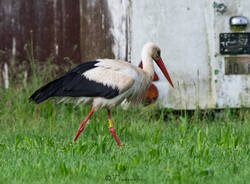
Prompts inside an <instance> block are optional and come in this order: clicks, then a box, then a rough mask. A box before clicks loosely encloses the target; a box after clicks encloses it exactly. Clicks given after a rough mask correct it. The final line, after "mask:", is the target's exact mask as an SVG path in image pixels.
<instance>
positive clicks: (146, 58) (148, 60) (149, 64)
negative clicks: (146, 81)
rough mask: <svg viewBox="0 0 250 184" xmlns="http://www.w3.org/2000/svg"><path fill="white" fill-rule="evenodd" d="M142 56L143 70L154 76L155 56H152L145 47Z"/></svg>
mask: <svg viewBox="0 0 250 184" xmlns="http://www.w3.org/2000/svg"><path fill="white" fill-rule="evenodd" d="M141 58H142V64H143V70H144V71H145V72H146V73H147V74H148V75H149V76H150V77H151V78H153V76H154V63H153V58H152V57H151V56H150V54H149V51H148V49H146V48H143V50H142V54H141Z"/></svg>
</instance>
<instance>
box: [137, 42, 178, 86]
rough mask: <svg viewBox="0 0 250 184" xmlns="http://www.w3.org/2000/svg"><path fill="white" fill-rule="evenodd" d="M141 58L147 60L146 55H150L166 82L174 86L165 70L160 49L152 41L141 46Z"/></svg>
mask: <svg viewBox="0 0 250 184" xmlns="http://www.w3.org/2000/svg"><path fill="white" fill-rule="evenodd" d="M141 57H142V60H147V59H146V58H147V57H151V58H152V59H153V60H154V61H155V62H156V64H157V65H158V66H159V68H160V69H161V71H162V73H163V75H164V76H165V77H166V79H167V80H168V82H169V83H170V84H171V86H172V87H174V85H173V83H172V80H171V78H170V76H169V74H168V72H167V69H166V67H165V65H164V62H163V61H162V59H161V49H160V48H159V47H158V46H156V45H155V44H153V43H146V44H145V45H144V46H143V48H142V56H141Z"/></svg>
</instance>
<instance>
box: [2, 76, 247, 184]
mask: <svg viewBox="0 0 250 184" xmlns="http://www.w3.org/2000/svg"><path fill="white" fill-rule="evenodd" d="M41 84H42V80H38V79H37V78H34V80H33V81H30V82H29V83H28V84H26V83H19V84H18V85H16V84H15V85H14V84H11V86H10V89H8V90H4V89H0V97H1V100H0V135H1V136H0V183H8V184H11V183H32V184H34V183H46V184H52V183H53V184H54V183H248V182H249V181H250V147H249V145H250V143H249V140H250V112H249V109H240V110H230V109H225V110H222V111H220V112H216V111H205V112H201V111H195V112H194V113H189V112H185V111H183V112H179V113H178V114H176V112H173V111H170V110H166V109H162V110H158V109H157V108H156V107H155V106H149V107H140V108H138V109H130V110H128V111H124V110H122V109H121V108H119V107H118V108H114V109H112V114H113V119H114V122H115V129H116V132H117V136H118V137H119V139H120V141H121V142H122V143H123V144H124V146H123V147H122V148H119V147H118V146H117V145H116V143H115V141H114V139H113V138H112V136H111V135H110V133H109V131H108V128H107V127H108V122H107V115H106V111H105V110H99V111H97V112H95V114H94V115H93V116H92V118H91V120H90V121H89V122H88V123H87V125H86V128H85V130H84V131H83V132H82V134H81V135H80V136H79V138H78V141H77V142H76V143H75V144H73V143H72V140H73V137H74V134H75V133H76V130H77V128H78V126H79V124H80V123H81V121H82V119H83V118H84V117H85V116H86V114H87V113H88V111H89V110H90V107H84V106H77V107H74V106H72V105H67V104H56V103H55V102H54V101H47V102H45V103H42V104H39V105H35V104H32V103H29V102H28V97H29V95H31V93H32V92H33V91H34V89H36V88H38V87H39V86H40V85H41Z"/></svg>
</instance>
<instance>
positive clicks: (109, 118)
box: [107, 109, 122, 146]
mask: <svg viewBox="0 0 250 184" xmlns="http://www.w3.org/2000/svg"><path fill="white" fill-rule="evenodd" d="M107 111H108V120H109V131H110V133H111V134H112V135H113V137H114V139H115V141H116V143H117V145H118V146H122V144H121V143H120V141H119V139H118V138H117V136H116V133H115V129H114V128H113V124H112V119H111V114H110V110H109V109H107Z"/></svg>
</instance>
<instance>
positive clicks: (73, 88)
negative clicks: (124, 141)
mask: <svg viewBox="0 0 250 184" xmlns="http://www.w3.org/2000/svg"><path fill="white" fill-rule="evenodd" d="M98 62H99V61H89V62H85V63H82V64H80V65H78V66H76V67H75V68H73V69H71V70H69V71H68V72H66V73H65V74H64V75H63V76H62V77H60V78H58V79H56V80H54V81H51V82H49V83H48V84H46V85H44V86H43V87H41V88H40V89H38V90H37V91H35V92H34V94H32V95H31V97H30V98H29V100H30V101H34V102H35V103H41V102H43V101H44V100H46V99H48V98H50V97H56V96H59V97H63V96H67V97H104V98H107V99H111V98H114V97H115V96H117V95H119V90H118V89H117V88H116V89H113V88H112V87H110V86H106V85H103V84H102V83H98V82H95V81H92V80H89V79H87V78H86V77H85V76H83V75H82V73H84V72H85V71H87V70H89V69H92V68H95V67H96V66H95V64H96V63H98Z"/></svg>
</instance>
